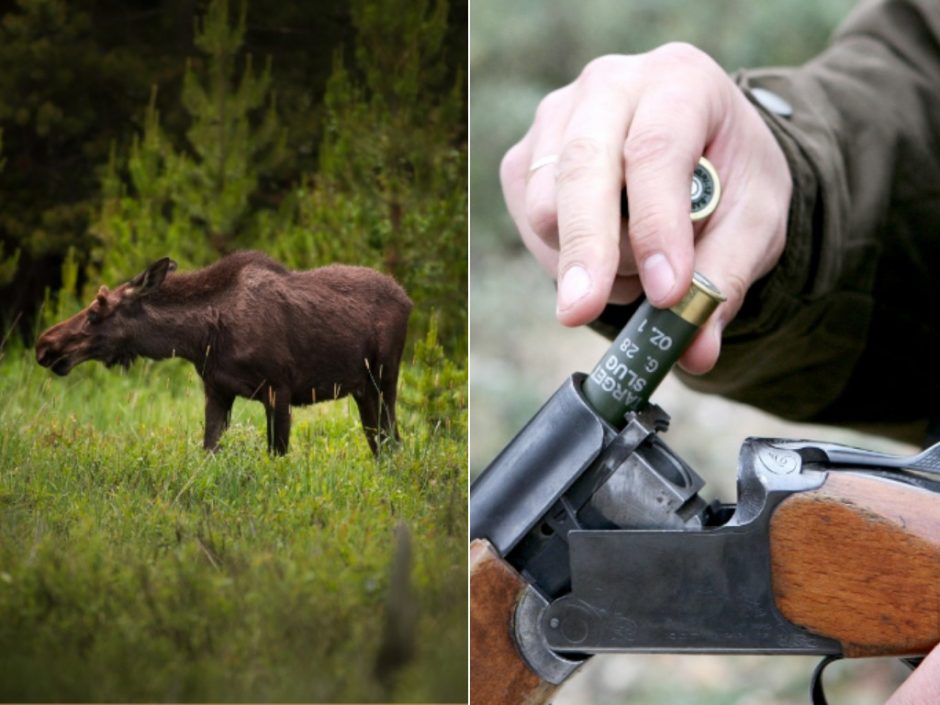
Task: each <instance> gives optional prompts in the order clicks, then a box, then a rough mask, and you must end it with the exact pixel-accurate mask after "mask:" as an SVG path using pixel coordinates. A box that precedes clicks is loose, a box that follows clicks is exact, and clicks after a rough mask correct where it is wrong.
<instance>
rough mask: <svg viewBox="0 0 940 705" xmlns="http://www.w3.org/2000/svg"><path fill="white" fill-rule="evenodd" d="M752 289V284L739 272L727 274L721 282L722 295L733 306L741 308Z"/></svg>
mask: <svg viewBox="0 0 940 705" xmlns="http://www.w3.org/2000/svg"><path fill="white" fill-rule="evenodd" d="M749 287H750V282H749V281H748V280H747V279H746V278H744V277H743V276H741V275H740V274H738V273H737V272H725V274H724V276H723V277H722V280H721V293H722V294H724V295H725V297H726V298H727V299H728V302H729V303H730V304H731V305H732V306H735V307H737V306H739V305H740V304H741V302H742V301H744V296H745V295H746V294H747V290H748V288H749Z"/></svg>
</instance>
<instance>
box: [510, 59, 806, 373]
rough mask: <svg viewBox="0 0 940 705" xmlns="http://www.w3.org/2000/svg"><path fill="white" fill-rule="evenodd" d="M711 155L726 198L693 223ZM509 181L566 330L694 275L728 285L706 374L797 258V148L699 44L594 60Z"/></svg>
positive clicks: (548, 107)
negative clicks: (767, 282)
mask: <svg viewBox="0 0 940 705" xmlns="http://www.w3.org/2000/svg"><path fill="white" fill-rule="evenodd" d="M551 155H557V156H558V159H557V162H553V161H552V160H551ZM702 155H705V156H706V157H707V158H708V159H709V161H711V162H712V164H714V166H715V168H716V170H717V171H718V174H719V177H720V180H721V188H722V200H721V203H720V204H719V206H718V209H717V210H716V211H715V212H714V213H713V214H712V215H711V217H710V218H708V219H707V220H706V221H704V222H700V223H696V224H694V226H693V223H692V222H691V221H690V220H689V186H690V182H691V174H692V171H693V169H694V167H695V164H696V163H697V161H698V159H699V157H700V156H702ZM546 157H549V159H548V160H546V159H545V158H546ZM540 164H541V166H539V165H540ZM533 167H535V168H533ZM500 178H501V181H502V186H503V193H504V196H505V199H506V203H507V206H508V208H509V213H510V215H511V216H512V218H513V220H514V221H515V224H516V227H517V228H518V230H519V233H520V234H521V236H522V239H523V241H524V242H525V244H526V246H527V247H528V248H529V250H530V251H531V252H532V254H533V255H534V256H535V258H536V259H537V260H538V261H539V263H540V264H541V265H542V266H543V267H544V268H545V269H546V270H547V271H548V272H549V273H550V274H551V275H552V276H553V277H555V278H556V279H557V280H558V296H557V310H556V313H557V316H558V319H559V320H560V321H561V322H562V323H564V324H566V325H570V326H576V325H581V324H584V323H588V322H590V321H592V320H594V319H595V318H596V317H597V316H598V315H599V314H600V312H601V311H602V310H603V308H604V306H605V305H606V303H607V302H608V301H610V302H613V303H629V302H630V301H633V300H634V299H636V298H637V297H638V296H639V295H640V293H641V290H642V291H645V293H646V295H647V297H648V299H649V300H650V302H651V303H653V304H654V305H656V306H659V307H663V308H666V307H669V306H672V305H674V304H676V303H677V302H678V301H679V299H681V298H682V296H683V294H685V292H686V291H687V290H688V288H689V286H690V284H691V281H692V271H693V268H694V269H695V270H698V271H700V272H702V273H703V274H704V275H706V276H707V277H708V278H709V279H711V280H712V281H713V282H715V284H716V285H717V286H718V288H719V289H721V291H722V293H724V294H725V295H726V296H727V297H728V300H727V302H725V303H724V304H722V306H721V307H720V308H719V309H718V310H717V311H716V313H715V314H714V315H713V316H712V317H711V319H710V321H709V322H708V324H706V326H705V327H703V330H702V331H701V332H700V334H699V335H698V337H697V338H696V340H695V341H694V342H693V344H692V345H691V346H690V347H689V349H688V350H687V351H686V353H685V354H684V355H683V357H682V360H681V364H682V366H683V367H684V368H685V369H687V370H688V371H690V372H693V373H704V372H707V371H708V370H709V369H711V368H712V366H714V364H715V362H716V361H717V359H718V354H719V351H720V348H721V332H722V330H723V328H724V326H725V325H726V324H727V323H728V322H729V321H730V320H731V319H732V318H733V317H734V315H735V314H736V313H737V311H738V310H739V309H740V307H741V304H742V303H743V301H744V296H745V294H746V293H747V290H748V288H749V287H750V285H751V284H752V283H753V282H755V281H756V280H757V279H759V278H760V277H762V276H763V275H765V274H767V273H768V272H769V271H770V270H771V269H772V268H773V266H774V265H775V264H776V263H777V261H778V260H779V259H780V256H781V254H782V252H783V247H784V243H785V239H786V227H787V213H788V210H789V204H790V194H791V180H790V170H789V167H788V166H787V162H786V159H785V158H784V155H783V152H782V150H781V149H780V147H779V145H778V144H777V142H776V140H775V139H774V137H773V135H772V134H771V132H770V130H769V129H768V127H767V126H766V124H765V123H764V121H763V119H762V118H761V117H760V114H759V113H758V112H757V110H756V109H755V108H754V107H753V106H752V105H751V104H750V103H749V102H748V101H747V99H746V98H745V97H744V96H743V95H742V93H741V91H740V90H739V89H738V88H737V86H735V85H734V83H733V82H732V81H731V79H730V78H728V76H727V75H726V74H725V72H724V71H723V70H722V69H721V68H720V67H719V66H718V65H717V64H716V63H715V62H714V61H713V60H712V59H711V58H709V57H708V56H707V55H705V54H704V53H702V52H701V51H699V50H698V49H695V48H694V47H691V46H689V45H685V44H667V45H665V46H663V47H660V48H659V49H656V50H654V51H652V52H649V53H647V54H642V55H637V56H615V55H614V56H605V57H601V58H599V59H596V60H594V61H592V62H591V63H589V64H588V65H587V66H586V67H585V69H584V70H583V71H582V73H581V75H580V76H579V77H578V78H577V79H576V80H575V81H574V82H573V83H571V84H569V85H567V86H565V87H564V88H561V89H559V90H557V91H555V92H553V93H550V94H549V95H548V96H546V97H545V98H544V99H543V100H542V102H541V104H540V105H539V107H538V110H537V112H536V115H535V121H534V122H533V124H532V126H531V127H530V128H529V131H528V132H527V133H526V135H525V137H523V139H522V140H521V141H520V142H519V143H517V144H516V145H514V146H513V147H512V148H511V149H510V150H509V151H508V152H507V153H506V156H505V157H504V158H503V162H502V165H501V167H500ZM624 183H626V188H627V199H628V202H629V209H630V216H629V222H628V223H626V222H624V221H622V220H621V217H620V192H621V190H622V189H623V186H624Z"/></svg>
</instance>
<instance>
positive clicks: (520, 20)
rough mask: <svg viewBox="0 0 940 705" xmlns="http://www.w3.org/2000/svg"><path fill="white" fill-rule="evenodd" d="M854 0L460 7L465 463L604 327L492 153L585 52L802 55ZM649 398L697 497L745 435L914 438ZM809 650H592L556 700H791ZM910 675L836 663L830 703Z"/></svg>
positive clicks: (486, 451)
mask: <svg viewBox="0 0 940 705" xmlns="http://www.w3.org/2000/svg"><path fill="white" fill-rule="evenodd" d="M853 4H854V3H853V2H852V1H851V0H822V1H820V0H787V1H785V2H784V1H782V2H776V3H753V2H745V0H712V1H710V2H707V3H706V2H689V1H688V0H629V1H625V0H583V1H582V2H577V3H573V2H567V1H565V0H518V1H517V2H513V3H503V2H498V1H497V0H475V2H473V3H471V7H470V64H471V76H470V143H471V147H472V156H471V162H470V184H471V186H470V188H471V202H470V213H471V237H470V292H471V311H470V340H471V346H470V350H471V352H470V370H471V374H470V395H471V405H470V429H471V435H470V439H471V440H470V466H471V475H472V476H476V475H477V474H478V473H479V472H480V471H481V470H482V469H483V468H484V467H485V466H486V464H487V463H488V462H489V461H490V460H491V459H492V458H493V457H494V456H495V455H496V453H498V452H499V450H500V449H501V448H502V447H503V446H504V445H505V444H506V443H507V442H508V441H509V440H510V439H511V438H512V436H513V435H514V434H515V433H516V432H517V431H518V430H519V429H520V428H521V427H522V425H523V424H524V423H525V422H526V421H527V420H528V419H529V418H530V417H531V416H532V415H533V414H534V412H535V411H536V410H537V409H538V408H539V406H540V405H541V404H542V403H543V402H544V401H545V400H546V399H547V398H548V397H549V395H550V394H551V393H552V392H554V391H555V389H557V387H558V386H559V385H560V384H561V382H562V381H563V380H564V379H565V378H566V377H567V376H568V375H569V374H570V373H571V372H573V371H578V370H579V371H588V370H590V368H591V367H592V366H593V364H594V363H595V362H596V360H597V359H598V358H599V357H600V355H601V354H602V352H603V351H604V350H605V349H606V346H607V341H605V340H604V339H602V338H601V337H600V336H598V335H596V334H594V333H592V332H591V331H589V330H586V329H579V330H572V329H566V328H563V327H562V326H561V325H559V324H558V323H557V322H556V321H555V318H554V308H555V302H554V288H553V284H552V281H551V280H550V279H549V277H547V276H546V275H545V274H544V272H542V270H541V269H540V268H539V267H538V265H537V264H536V263H535V261H534V260H533V259H532V258H531V257H529V255H528V254H527V253H526V252H525V251H524V249H523V247H522V245H521V242H520V241H519V240H518V238H517V236H516V234H515V229H514V227H513V225H512V222H511V221H510V219H509V217H508V215H507V214H506V210H505V206H504V204H503V199H502V195H501V192H500V187H499V178H498V168H499V161H500V159H501V158H502V155H503V154H504V153H505V151H506V150H507V149H508V148H509V147H510V146H511V145H512V144H513V143H514V142H516V141H517V140H518V139H520V138H521V137H522V135H523V134H524V133H525V131H526V129H527V128H528V126H529V125H530V123H531V120H532V117H533V115H534V111H535V107H536V105H537V104H538V102H539V100H540V99H541V98H542V97H543V96H544V95H545V94H547V93H548V92H550V91H551V90H553V89H555V88H558V87H560V86H562V85H564V84H566V83H569V82H570V81H572V80H574V78H575V77H576V76H577V75H578V73H579V72H580V70H581V68H582V67H583V66H584V64H586V63H587V62H588V61H590V60H591V59H592V58H594V57H596V56H599V55H602V54H607V53H627V54H633V53H642V52H645V51H648V50H651V49H653V48H655V47H656V46H659V45H660V44H663V43H665V42H667V41H675V40H681V41H687V42H691V43H693V44H695V45H697V46H699V47H700V48H702V49H704V50H705V51H707V52H708V53H709V54H710V55H711V56H713V57H714V58H715V59H716V60H717V61H718V62H719V63H720V64H721V65H722V66H723V67H724V68H725V69H726V70H728V71H729V72H731V71H734V70H736V69H739V68H745V67H758V66H769V65H798V64H800V63H802V62H804V61H806V60H807V59H809V58H810V57H812V56H814V55H815V54H816V53H818V52H819V51H820V49H822V48H823V47H824V46H825V45H826V42H827V41H828V38H829V36H830V35H831V33H832V31H833V30H834V29H835V27H836V26H837V25H838V23H839V22H840V20H841V19H842V18H843V17H844V16H845V15H846V14H847V13H848V11H849V10H850V8H851V6H852V5H853ZM655 398H656V401H657V402H658V403H659V404H660V405H661V406H663V407H664V408H665V409H666V410H667V411H668V412H669V413H670V414H671V415H672V419H673V420H672V426H671V430H670V431H669V433H668V434H667V435H666V441H667V442H668V443H669V444H670V445H671V446H672V447H673V449H675V450H676V451H677V452H678V453H679V454H680V455H681V456H682V457H684V458H685V459H686V460H687V461H688V462H689V463H690V464H691V465H692V467H693V468H695V469H696V470H697V471H698V472H699V473H700V474H701V475H702V476H703V477H704V478H705V480H706V482H707V485H706V488H705V490H704V493H705V494H706V498H707V499H711V498H714V497H720V498H722V499H723V500H725V501H735V499H736V495H735V472H736V461H737V453H738V448H739V447H740V444H741V442H742V440H743V439H744V438H745V437H746V436H784V437H792V438H820V439H827V440H838V441H842V442H847V443H852V444H854V445H861V446H865V447H870V448H877V449H882V450H887V451H894V452H907V451H910V450H911V449H910V448H906V447H904V446H900V445H897V444H894V443H891V442H888V441H885V440H883V439H880V438H877V437H871V436H862V435H860V434H856V433H851V432H848V431H844V430H839V429H833V428H823V427H812V426H805V425H795V424H787V423H783V422H781V421H779V420H777V419H775V418H772V417H770V416H768V415H766V414H762V413H760V412H757V411H755V410H753V409H750V408H747V407H743V406H741V405H737V404H733V403H731V402H727V401H724V400H722V399H717V398H708V397H704V396H701V395H697V394H695V393H693V392H691V391H689V390H687V389H685V388H684V387H682V386H681V385H680V384H679V383H678V382H677V381H675V380H673V379H669V380H667V381H666V383H664V385H663V386H662V387H661V388H660V390H659V391H658V392H657V394H656V397H655ZM815 662H816V659H815V658H812V657H762V656H736V657H712V656H687V657H681V656H674V655H656V656H645V655H622V656H605V657H600V658H594V659H592V660H591V662H590V663H589V664H588V665H587V666H586V667H585V668H583V669H582V671H581V672H580V673H579V674H578V675H577V676H576V677H575V678H573V679H572V680H571V681H570V682H569V683H568V684H566V686H565V687H564V688H563V689H562V691H561V692H560V694H559V695H558V696H557V697H556V698H555V700H554V702H555V704H556V705H581V704H585V705H587V704H589V703H590V704H592V705H619V704H624V705H626V704H628V703H629V704H630V705H643V704H646V703H659V704H662V703H682V704H684V705H688V704H695V705H699V704H701V705H706V704H707V705H719V704H721V705H732V704H734V705H756V704H758V703H760V704H761V705H790V704H794V705H795V704H798V703H799V704H801V705H802V704H803V703H806V702H807V699H808V684H809V678H810V674H811V672H812V669H813V667H814V666H815ZM905 675H906V669H905V668H904V667H902V666H901V665H900V664H898V663H897V662H894V661H891V660H868V661H864V662H854V663H850V664H845V663H837V664H834V665H833V666H831V667H830V669H829V670H828V671H827V687H828V688H829V691H830V694H831V702H836V703H839V702H844V703H853V705H868V704H872V705H874V704H875V703H879V704H880V703H883V702H884V701H885V699H886V698H887V697H888V695H889V694H890V693H891V692H892V691H893V690H894V688H896V687H897V685H898V684H899V683H900V682H901V680H902V679H903V678H904V677H905Z"/></svg>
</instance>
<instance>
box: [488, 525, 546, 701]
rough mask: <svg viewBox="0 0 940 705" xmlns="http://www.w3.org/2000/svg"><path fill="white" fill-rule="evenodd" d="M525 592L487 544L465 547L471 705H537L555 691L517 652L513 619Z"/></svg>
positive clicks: (519, 581)
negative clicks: (468, 606)
mask: <svg viewBox="0 0 940 705" xmlns="http://www.w3.org/2000/svg"><path fill="white" fill-rule="evenodd" d="M525 587H526V583H525V581H524V580H523V579H522V577H521V576H520V575H519V574H518V573H517V572H516V571H515V570H514V569H513V567H512V566H510V565H509V564H508V563H506V562H505V561H504V560H503V559H502V558H500V557H499V555H498V554H497V553H496V551H495V550H494V549H493V547H492V546H491V545H490V543H489V542H488V541H483V540H479V539H478V540H476V541H474V542H473V543H471V544H470V703H471V705H541V703H547V702H549V700H550V699H551V697H552V694H553V693H554V692H555V690H556V686H553V685H551V684H549V683H546V682H545V681H543V680H541V679H540V678H539V677H538V676H537V675H536V674H535V673H533V672H532V671H531V670H530V669H529V667H528V666H527V665H526V664H525V662H524V661H523V660H522V657H521V656H520V655H519V652H518V651H517V650H516V646H515V640H514V639H513V633H512V624H513V614H514V612H515V610H516V604H517V603H518V601H519V598H520V597H521V596H522V593H523V591H524V590H525Z"/></svg>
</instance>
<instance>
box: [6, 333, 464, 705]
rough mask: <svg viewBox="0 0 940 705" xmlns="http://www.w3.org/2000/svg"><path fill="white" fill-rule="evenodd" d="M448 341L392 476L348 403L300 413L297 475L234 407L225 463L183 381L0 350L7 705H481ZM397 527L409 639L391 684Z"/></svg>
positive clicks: (404, 430) (434, 356) (428, 375)
mask: <svg viewBox="0 0 940 705" xmlns="http://www.w3.org/2000/svg"><path fill="white" fill-rule="evenodd" d="M433 335H434V334H433V333H431V337H430V338H429V339H427V340H424V341H418V342H417V343H416V344H415V345H414V346H413V349H414V353H413V356H412V357H410V358H407V359H406V361H405V364H404V365H403V371H402V379H401V381H400V392H399V395H400V400H399V407H398V414H399V428H400V431H401V434H402V438H403V443H402V446H401V447H400V448H399V449H398V450H395V451H391V452H385V453H383V454H382V455H381V457H380V458H379V459H378V460H375V459H373V457H372V455H371V454H370V452H369V448H368V445H367V443H366V439H365V436H364V435H363V433H362V429H361V424H360V422H359V418H358V414H357V412H356V408H355V405H354V403H353V402H352V401H351V400H347V399H343V400H339V401H335V402H330V403H326V404H320V405H318V406H316V407H306V408H304V409H295V410H294V417H293V430H292V433H291V448H290V451H289V453H288V454H287V455H286V456H285V457H283V458H272V457H269V456H268V454H267V453H266V450H265V442H264V426H265V424H264V413H263V409H262V407H261V405H260V404H258V403H255V402H248V401H245V400H238V401H236V403H235V407H234V410H233V415H232V426H231V427H230V429H229V430H228V431H227V433H226V434H225V435H224V436H223V438H222V445H223V447H222V449H221V450H220V451H219V452H218V453H217V454H215V455H209V454H206V453H204V452H203V450H202V448H201V439H202V425H203V421H202V410H203V395H202V387H201V383H200V381H199V379H198V377H197V376H196V374H195V372H194V371H193V369H192V367H191V366H190V365H189V364H188V363H184V362H183V361H176V360H173V361H165V362H161V363H154V362H150V361H138V362H137V363H135V364H134V365H133V367H132V368H131V369H130V370H129V371H128V372H126V373H124V372H121V371H118V370H110V371H109V370H106V369H105V368H104V367H103V366H102V365H101V364H99V363H96V362H92V363H85V364H83V365H80V366H79V367H78V368H76V369H75V370H73V372H72V373H71V374H70V375H69V376H68V377H65V378H58V377H55V376H54V375H52V374H51V373H50V372H49V371H47V370H45V369H42V368H40V367H39V366H38V365H37V364H36V363H35V360H34V359H33V353H32V351H31V350H29V349H24V348H23V346H21V345H18V344H10V343H8V344H7V346H6V349H5V350H2V349H0V355H2V357H0V400H2V403H0V654H2V655H3V657H2V658H0V700H4V701H11V700H12V701H42V700H56V701H60V702H66V701H88V700H94V701H111V702H114V701H195V700H202V701H215V702H224V701H259V702H260V701H307V702H339V701H383V702H385V701H399V702H419V701H431V702H456V701H465V698H466V644H467V633H466V624H467V613H466V610H467V603H466V531H467V529H466V492H467V490H466V486H467V478H466V439H467V416H466V367H465V363H464V361H458V363H456V364H455V363H452V362H450V361H448V360H446V359H445V358H444V355H443V352H442V349H441V348H440V347H439V346H438V345H437V344H436V343H435V341H434V339H433ZM406 354H407V353H406ZM399 522H405V523H406V524H407V526H408V527H409V529H410V532H411V537H412V540H411V552H412V561H411V567H410V591H406V594H405V595H404V598H402V597H401V595H399V597H398V598H396V600H397V601H395V604H396V605H398V606H397V608H396V610H397V611H398V612H399V613H400V614H399V617H402V616H403V618H404V622H405V623H406V626H407V625H408V624H413V627H414V629H415V638H414V640H413V650H412V649H410V648H409V647H410V643H411V642H410V641H409V640H408V639H407V638H403V637H399V641H398V642H397V643H396V642H395V641H394V640H392V642H391V643H392V646H393V648H392V653H397V654H398V655H399V656H400V658H399V659H398V660H399V661H400V662H401V665H400V666H398V667H393V668H385V669H384V671H382V672H381V674H380V675H377V669H376V662H377V659H378V654H379V650H380V644H382V642H383V639H386V638H387V637H386V636H384V631H385V627H384V625H385V623H386V602H387V596H388V592H389V591H388V586H389V583H390V571H391V563H392V557H393V555H394V554H395V535H396V531H395V527H396V525H398V523H399ZM410 615H414V621H411V620H410V618H409V617H410ZM400 621H401V620H400ZM407 631H408V630H407V629H405V633H407ZM394 660H395V659H393V661H394Z"/></svg>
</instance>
